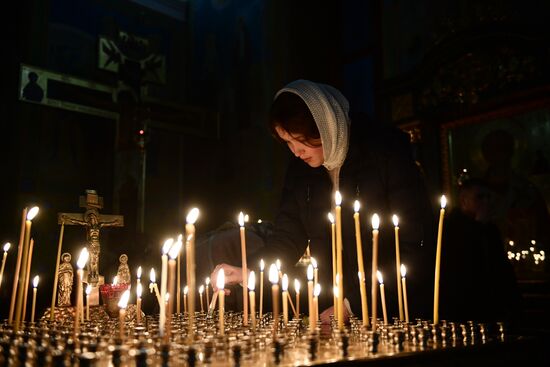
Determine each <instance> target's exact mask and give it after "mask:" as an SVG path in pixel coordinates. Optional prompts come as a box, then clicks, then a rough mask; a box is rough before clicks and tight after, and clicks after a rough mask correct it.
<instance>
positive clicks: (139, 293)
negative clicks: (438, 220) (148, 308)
mask: <svg viewBox="0 0 550 367" xmlns="http://www.w3.org/2000/svg"><path fill="white" fill-rule="evenodd" d="M142 292H143V287H142V286H141V283H138V284H137V287H136V295H137V297H138V298H141V293H142Z"/></svg>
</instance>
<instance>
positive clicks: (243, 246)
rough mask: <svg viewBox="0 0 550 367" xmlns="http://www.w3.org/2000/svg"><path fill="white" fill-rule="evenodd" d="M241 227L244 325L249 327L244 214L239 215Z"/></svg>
mask: <svg viewBox="0 0 550 367" xmlns="http://www.w3.org/2000/svg"><path fill="white" fill-rule="evenodd" d="M239 226H240V234H241V261H242V278H243V325H244V326H248V297H247V296H246V289H248V285H247V282H248V270H247V266H246V235H245V230H244V214H243V212H240V213H239Z"/></svg>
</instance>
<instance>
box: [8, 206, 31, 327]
mask: <svg viewBox="0 0 550 367" xmlns="http://www.w3.org/2000/svg"><path fill="white" fill-rule="evenodd" d="M26 219H27V208H25V209H23V217H22V218H21V233H20V235H19V245H18V246H17V261H16V263H15V273H14V275H13V286H12V289H11V301H10V313H9V317H8V323H9V324H11V323H12V322H13V316H14V313H15V302H16V298H17V288H18V285H19V273H20V271H21V260H22V257H23V244H24V242H25V229H26V227H27V221H26Z"/></svg>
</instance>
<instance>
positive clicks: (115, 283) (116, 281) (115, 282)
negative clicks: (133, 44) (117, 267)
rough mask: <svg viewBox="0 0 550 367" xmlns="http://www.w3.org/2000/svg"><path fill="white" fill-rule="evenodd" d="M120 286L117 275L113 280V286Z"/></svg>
mask: <svg viewBox="0 0 550 367" xmlns="http://www.w3.org/2000/svg"><path fill="white" fill-rule="evenodd" d="M117 284H118V275H115V277H114V278H113V285H117Z"/></svg>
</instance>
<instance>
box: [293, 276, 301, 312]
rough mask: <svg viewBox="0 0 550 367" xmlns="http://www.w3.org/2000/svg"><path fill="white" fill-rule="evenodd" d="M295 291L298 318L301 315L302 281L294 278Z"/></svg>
mask: <svg viewBox="0 0 550 367" xmlns="http://www.w3.org/2000/svg"><path fill="white" fill-rule="evenodd" d="M294 291H295V292H296V315H295V316H296V318H298V317H300V281H299V280H298V279H294Z"/></svg>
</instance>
